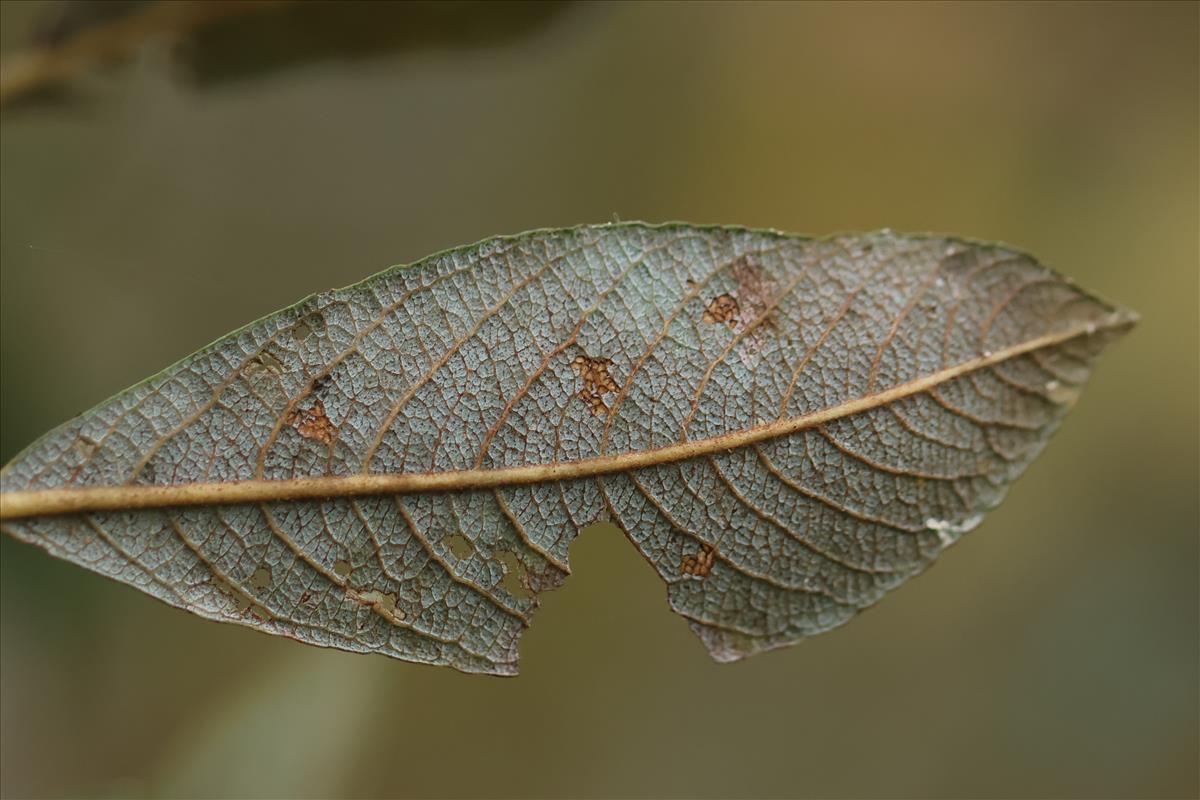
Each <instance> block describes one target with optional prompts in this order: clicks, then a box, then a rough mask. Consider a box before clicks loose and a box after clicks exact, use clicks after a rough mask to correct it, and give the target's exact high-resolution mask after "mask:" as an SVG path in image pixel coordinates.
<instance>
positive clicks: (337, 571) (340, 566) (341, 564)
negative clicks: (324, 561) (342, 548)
mask: <svg viewBox="0 0 1200 800" xmlns="http://www.w3.org/2000/svg"><path fill="white" fill-rule="evenodd" d="M351 569H352V568H351V566H350V562H349V561H347V560H346V559H344V558H339V559H338V560H337V561H335V562H333V574H334V575H337V576H338V577H339V578H341V579H342V580H345V579H346V578H349V577H350V570H351Z"/></svg>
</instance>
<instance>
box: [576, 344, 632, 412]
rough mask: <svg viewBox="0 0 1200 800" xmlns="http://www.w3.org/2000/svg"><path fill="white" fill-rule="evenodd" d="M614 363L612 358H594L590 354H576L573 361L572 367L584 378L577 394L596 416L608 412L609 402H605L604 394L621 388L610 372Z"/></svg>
mask: <svg viewBox="0 0 1200 800" xmlns="http://www.w3.org/2000/svg"><path fill="white" fill-rule="evenodd" d="M612 363H613V362H612V359H611V358H592V357H590V356H576V357H575V360H574V361H572V362H571V369H573V370H575V372H577V373H579V377H581V378H583V389H581V390H580V391H579V394H578V395H577V396H578V397H579V399H580V400H581V401H583V404H584V405H586V406H587V407H588V409H589V410H590V411H591V412H592V414H593V415H594V416H598V417H599V416H603V415H605V414H607V413H608V404H607V403H605V402H604V395H606V394H610V393H615V392H616V391H617V390H618V389H619V388H620V387H618V386H617V382H616V381H615V380H613V377H612V375H610V374H609V373H608V368H609V367H610V366H612Z"/></svg>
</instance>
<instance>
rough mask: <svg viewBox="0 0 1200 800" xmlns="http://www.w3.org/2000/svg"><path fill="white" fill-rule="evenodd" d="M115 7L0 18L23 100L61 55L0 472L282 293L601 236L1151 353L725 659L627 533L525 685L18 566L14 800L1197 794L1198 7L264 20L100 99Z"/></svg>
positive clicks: (23, 184)
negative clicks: (928, 246)
mask: <svg viewBox="0 0 1200 800" xmlns="http://www.w3.org/2000/svg"><path fill="white" fill-rule="evenodd" d="M100 6H101V4H96V3H83V4H71V3H20V2H5V3H0V55H2V56H3V57H4V58H5V59H7V60H6V61H5V65H6V66H5V67H4V69H3V72H5V73H7V74H5V75H4V79H5V80H6V81H9V82H10V83H11V82H12V79H13V75H14V74H16V71H17V70H18V69H19V70H24V69H26V68H27V67H28V64H29V63H30V62H29V61H28V59H27V58H26V59H25V60H13V59H21V58H25V57H24V56H22V55H21V54H22V53H27V52H29V50H30V48H31V47H33V48H39V47H40V48H43V50H39V51H35V52H45V48H53V47H57V48H59V49H58V50H56V51H54V52H57V53H59V54H60V56H61V54H62V53H63V52H68V51H69V52H70V53H74V54H75V55H73V56H72V57H71V59H67V60H66V63H65V66H64V64H63V63H61V62H62V59H61V58H60V59H59V61H58V62H56V63H57V65H58V67H62V68H63V76H64V79H63V80H59V81H56V82H53V83H48V84H45V85H43V86H41V88H40V89H38V90H37V91H33V92H24V93H14V94H13V95H11V96H10V95H6V97H5V99H4V107H3V114H2V117H0V157H2V165H0V166H2V180H0V202H2V208H3V213H2V215H0V264H2V270H0V298H2V306H0V309H2V318H0V334H2V344H0V354H2V361H0V377H2V381H0V393H2V394H0V434H2V440H0V451H2V452H0V457H2V458H3V460H7V459H9V458H11V457H12V456H13V455H15V454H16V453H17V452H18V451H19V450H20V449H21V448H22V447H24V446H25V445H26V444H28V443H29V442H30V441H32V440H33V439H34V438H35V437H36V436H37V435H39V434H41V433H42V432H44V431H45V430H47V429H49V428H50V427H52V426H54V425H56V424H58V423H59V422H62V421H63V420H65V419H67V418H68V417H70V416H72V415H74V414H76V413H78V412H80V411H83V410H85V409H87V408H89V407H90V406H92V405H93V404H95V403H97V402H99V401H100V400H103V399H104V398H106V397H107V396H109V395H110V394H112V393H114V392H116V391H118V390H120V389H122V388H124V387H125V386H127V385H129V384H131V383H134V382H136V381H137V380H139V379H141V378H143V377H145V376H146V375H149V374H151V373H153V372H156V371H158V370H159V369H160V368H161V367H163V366H165V365H167V364H169V363H171V362H173V361H175V360H176V359H178V358H180V357H181V356H183V355H185V354H187V353H189V352H191V351H192V350H194V349H196V348H197V347H199V346H201V345H203V344H205V343H207V342H208V341H210V340H212V339H214V338H216V337H217V336H219V335H221V334H223V333H225V332H226V331H229V330H231V329H233V328H235V327H238V326H240V325H241V324H243V323H245V322H247V321H249V320H251V319H254V318H256V317H259V316H261V315H263V314H265V313H267V312H270V311H273V310H275V309H277V308H279V307H282V306H284V305H287V304H290V303H292V302H293V301H295V300H297V299H299V298H301V297H303V296H305V295H307V294H308V293H310V292H313V291H316V290H320V289H323V288H328V287H332V286H340V285H344V284H347V283H350V282H353V281H356V280H358V279H360V278H362V277H364V276H366V275H368V274H370V273H373V272H375V271H377V270H379V269H381V268H383V267H385V266H387V265H390V264H394V263H400V262H407V261H412V260H414V259H417V258H419V257H421V256H424V255H427V254H429V253H431V252H434V251H436V250H439V249H442V248H445V247H448V246H453V245H458V244H463V243H467V242H471V241H474V240H477V239H480V238H483V237H486V236H488V235H491V234H496V233H513V232H517V231H521V230H525V229H529V228H535V227H546V226H560V225H572V224H576V223H581V222H602V221H608V220H610V219H612V218H614V217H619V218H621V219H645V220H652V221H662V220H675V219H682V220H688V221H694V222H717V223H741V224H745V225H750V226H767V227H775V228H780V229H784V230H789V231H797V232H807V233H812V234H824V233H828V232H833V231H847V230H864V229H875V228H880V227H891V228H894V229H897V230H906V231H907V230H915V231H944V232H953V233H957V234H961V235H965V236H970V237H977V238H982V239H988V240H1003V241H1006V242H1010V243H1012V244H1015V245H1017V246H1019V247H1021V248H1023V249H1027V250H1029V251H1031V252H1033V253H1036V254H1038V255H1039V256H1040V257H1041V258H1042V259H1043V260H1044V261H1045V262H1046V263H1048V264H1050V265H1052V266H1054V267H1056V268H1057V269H1059V270H1061V271H1063V272H1065V273H1067V274H1069V275H1071V276H1073V277H1074V278H1076V279H1077V280H1078V281H1079V282H1080V283H1081V284H1083V285H1084V286H1086V287H1088V288H1089V289H1091V290H1093V291H1095V292H1097V293H1099V294H1100V295H1101V296H1103V297H1106V298H1110V299H1113V300H1116V301H1118V302H1120V303H1123V304H1126V305H1129V306H1131V307H1133V308H1135V309H1137V310H1139V311H1140V312H1141V313H1142V315H1143V321H1142V323H1141V324H1140V326H1139V327H1138V328H1137V329H1136V330H1135V331H1134V333H1133V334H1132V335H1130V336H1129V337H1127V338H1126V339H1125V340H1124V341H1121V342H1119V343H1118V344H1117V346H1115V347H1114V348H1113V349H1112V351H1111V352H1110V353H1108V354H1107V356H1106V357H1105V358H1104V359H1103V360H1102V362H1101V364H1100V367H1099V370H1098V372H1097V373H1096V375H1095V377H1094V380H1093V381H1092V384H1091V386H1090V388H1089V390H1088V391H1087V392H1085V394H1084V396H1083V399H1082V401H1081V402H1080V403H1079V405H1078V406H1077V407H1076V409H1075V411H1074V412H1073V413H1072V415H1071V416H1070V417H1069V418H1068V420H1067V423H1066V424H1065V426H1064V427H1063V429H1062V430H1061V431H1060V433H1059V434H1058V435H1057V436H1056V439H1055V441H1054V442H1052V444H1051V445H1050V447H1049V448H1048V449H1047V450H1046V452H1045V454H1044V455H1043V456H1042V457H1041V459H1040V460H1039V461H1037V462H1036V463H1035V464H1034V465H1033V467H1032V468H1031V469H1030V470H1029V471H1028V472H1027V474H1026V475H1025V476H1024V477H1023V478H1022V479H1021V480H1020V481H1019V482H1018V484H1017V485H1016V487H1015V488H1014V490H1013V491H1012V492H1011V493H1010V495H1009V498H1008V500H1007V501H1006V503H1005V504H1004V505H1003V506H1002V507H1001V508H1000V509H998V510H997V511H996V512H994V513H993V514H991V515H990V516H989V518H988V520H987V522H986V523H985V524H984V525H983V526H981V528H980V529H978V530H977V531H976V532H975V533H972V534H971V535H970V536H969V537H968V538H967V539H965V540H964V541H963V542H962V543H960V545H959V546H957V547H955V548H953V549H952V550H951V551H950V552H949V553H947V554H946V555H945V556H944V557H943V558H942V559H941V561H940V562H939V564H938V566H936V567H935V568H934V569H932V570H931V571H929V572H928V573H927V574H925V575H923V576H921V577H920V578H918V579H916V580H914V581H912V582H910V583H909V584H907V585H905V586H904V587H903V588H901V589H900V590H898V591H896V592H895V593H894V594H893V595H891V596H890V597H888V598H887V599H886V600H885V601H884V602H883V603H882V604H880V605H879V606H878V607H877V608H874V609H872V610H871V611H869V612H868V613H866V614H864V615H863V616H862V617H860V618H859V619H857V620H855V621H854V622H852V623H851V624H850V625H848V626H846V627H844V628H842V629H839V630H837V631H835V632H833V633H830V634H826V635H824V636H821V637H819V638H817V639H813V640H810V641H809V642H807V643H805V644H803V645H802V646H799V647H796V648H793V649H790V650H785V651H782V652H775V653H771V654H768V655H764V656H760V657H757V658H754V659H751V660H749V661H746V662H742V663H738V664H734V665H717V664H715V663H712V662H710V661H709V660H708V658H707V657H706V656H705V654H704V652H703V649H702V648H701V646H700V644H699V643H698V642H697V641H695V640H694V639H693V637H692V635H691V633H690V632H689V631H688V630H687V627H686V625H685V623H684V621H683V620H682V619H680V618H678V617H676V616H675V615H674V614H672V613H671V612H670V611H669V610H668V608H667V606H666V603H665V598H664V591H663V587H662V586H661V584H660V583H659V581H658V579H657V577H656V576H655V575H654V574H653V572H652V570H651V569H650V567H649V566H648V565H646V564H645V563H643V562H642V560H641V559H640V557H639V556H638V555H637V553H636V552H635V551H634V549H633V548H632V547H630V546H629V545H628V543H627V542H626V541H625V540H624V539H623V538H622V537H621V536H620V535H619V534H618V533H616V531H615V529H612V528H605V527H597V528H594V529H590V530H588V531H586V532H585V535H583V536H581V537H580V539H579V540H578V541H577V542H576V544H575V545H574V547H573V548H572V551H571V562H572V567H573V569H574V574H573V576H572V577H571V578H570V580H569V581H568V582H567V584H566V585H565V587H564V588H562V589H561V590H559V591H557V592H554V593H551V594H549V595H547V596H546V597H545V598H544V605H543V607H542V610H541V611H540V612H539V613H538V615H537V618H536V620H535V625H534V627H533V628H532V629H531V630H530V631H529V632H528V633H527V634H526V636H525V639H524V642H523V648H522V649H523V659H522V675H521V676H520V677H519V678H515V679H509V680H503V679H494V678H486V677H477V676H475V677H473V676H467V675H462V674H458V673H455V672H453V671H450V670H445V669H437V668H431V667H423V666H416V665H409V664H404V663H400V662H395V661H391V660H388V659H386V658H383V657H379V656H361V655H349V654H344V653H339V652H335V651H322V650H318V649H315V648H307V647H303V646H301V645H298V644H294V643H292V642H288V641H285V640H282V639H276V638H272V637H268V636H263V635H261V634H257V633H255V632H253V631H250V630H248V629H244V628H238V627H235V626H228V625H216V624H213V623H209V622H205V621H201V620H199V619H196V618H193V617H191V616H189V615H188V614H186V613H184V612H181V611H177V610H173V609H170V608H168V607H166V606H164V605H161V604H159V603H156V602H153V601H151V600H150V599H148V598H147V597H145V596H143V595H141V594H140V593H138V592H137V591H135V590H133V589H131V588H127V587H124V586H120V585H118V584H116V583H111V582H109V581H107V580H104V579H102V578H99V577H97V576H94V575H92V574H90V573H87V572H85V571H83V570H80V569H78V568H77V567H73V566H70V565H67V564H65V563H60V562H56V561H54V560H53V559H51V558H49V557H47V556H45V555H44V554H42V553H41V552H40V551H36V550H34V549H32V548H29V547H26V546H22V545H20V544H17V543H15V542H13V541H11V540H8V539H7V538H5V539H4V540H3V541H2V542H0V556H2V558H0V577H2V588H0V596H2V612H0V613H2V616H0V622H2V625H0V644H2V647H0V667H2V673H0V736H2V748H0V790H2V793H3V795H4V796H5V797H14V798H15V797H24V796H31V797H33V796H36V797H43V796H45V797H61V796H80V797H142V796H145V797H209V796H211V797H219V796H237V797H304V796H356V797H357V796H361V797H376V796H427V797H440V796H446V797H452V796H472V795H483V796H491V797H541V796H559V797H562V796H572V797H573V796H579V797H597V796H613V797H617V796H620V797H625V796H640V797H673V796H689V797H743V796H756V797H774V796H789V797H791V796H795V797H801V796H803V797H809V796H822V797H903V796H919V797H1001V796H1003V797H1110V796H1111V797H1118V796H1139V797H1195V796H1197V794H1200V785H1198V782H1200V778H1198V764H1197V753H1198V752H1200V732H1198V719H1197V715H1198V707H1200V698H1198V689H1197V685H1198V630H1200V620H1198V609H1200V595H1198V562H1200V559H1198V526H1200V522H1198V513H1200V512H1198V506H1197V503H1198V500H1197V486H1198V482H1200V480H1198V479H1200V475H1198V453H1197V449H1198V444H1197V443H1198V434H1200V431H1198V419H1200V411H1198V405H1197V403H1198V400H1197V398H1198V385H1197V384H1198V359H1200V354H1198V350H1197V342H1198V331H1200V323H1198V319H1197V309H1198V298H1200V284H1198V276H1200V263H1198V262H1200V253H1198V247H1200V244H1198V236H1200V230H1198V226H1200V222H1198V220H1200V199H1198V192H1200V190H1198V182H1200V164H1198V151H1200V130H1198V129H1200V78H1198V75H1200V63H1198V55H1197V47H1198V46H1197V42H1198V37H1200V5H1197V4H1196V3H1174V4H1164V5H1158V4H1152V3H1145V4H1133V5H1124V4H1118V3H1100V4H1095V5H1091V4H1036V5H1035V4H1028V5H1027V4H1013V5H991V4H975V3H971V4H961V5H955V4H938V5H905V4H898V3H897V4H892V3H888V4H882V5H854V4H838V5H826V4H803V5H787V4H770V5H754V4H749V3H739V4H727V5H723V4H700V5H689V4H676V3H672V4H632V3H630V4H598V5H558V4H539V5H526V4H517V5H512V4H489V5H476V4H461V3H451V4H445V5H438V6H433V5H424V4H415V5H404V6H397V5H385V4H344V5H341V6H337V7H334V6H330V5H326V4H321V3H300V4H281V5H279V7H276V8H269V9H267V8H255V9H251V10H250V11H249V12H248V13H244V14H243V13H230V14H229V15H228V16H227V18H222V19H212V20H207V21H196V20H192V21H191V22H188V20H187V19H186V16H187V15H186V14H182V15H181V16H180V18H179V19H174V20H173V21H171V20H168V22H167V23H163V24H164V25H165V27H168V28H169V27H171V26H173V25H174V26H180V25H182V26H187V25H191V28H190V29H182V28H181V29H179V30H176V32H175V33H174V34H163V33H159V34H155V35H151V36H142V33H144V31H142V32H139V30H140V29H138V27H137V26H133V27H132V30H133V33H130V31H129V30H127V29H121V30H123V31H124V33H122V34H121V35H122V36H124V37H126V39H127V40H128V41H124V42H123V43H121V45H120V47H117V48H116V49H117V50H118V51H121V52H125V53H127V54H128V57H127V58H123V59H119V60H118V61H119V63H116V62H114V61H113V60H111V59H110V60H106V61H105V62H104V63H102V64H95V65H92V64H89V59H90V58H91V54H94V53H93V50H94V48H95V43H94V42H93V43H92V45H90V47H92V48H93V50H89V49H88V48H87V47H85V48H84V49H83V50H82V51H78V50H69V48H70V47H72V46H74V45H72V44H71V43H72V42H73V41H75V42H77V41H78V39H73V37H76V36H77V35H78V31H79V29H80V27H81V26H86V25H91V24H98V25H106V24H107V25H112V24H113V19H116V18H118V17H120V16H121V15H122V14H135V15H136V14H145V13H147V7H146V4H139V3H116V4H105V5H104V7H103V8H101V7H100ZM180 8H182V6H180ZM177 10H178V9H177ZM155 13H160V12H155ZM172 13H174V12H172ZM167 16H168V17H170V14H168V15H167ZM201 16H203V14H201ZM160 21H161V20H160ZM92 30H93V31H94V30H96V29H94V28H93V29H92ZM107 30H109V31H110V32H111V31H112V30H114V28H112V27H110V28H108V29H107ZM64 47H65V48H68V50H64V49H63V48H64ZM80 52H82V53H83V55H82V56H80V55H79V53H80ZM72 59H74V60H72ZM13 65H16V66H13ZM24 74H25V73H24V72H21V76H23V75H24ZM18 77H20V76H18Z"/></svg>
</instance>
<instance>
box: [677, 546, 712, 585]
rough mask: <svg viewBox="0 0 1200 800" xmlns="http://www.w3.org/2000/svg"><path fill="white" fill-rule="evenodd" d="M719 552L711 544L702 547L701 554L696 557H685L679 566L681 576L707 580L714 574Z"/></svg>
mask: <svg viewBox="0 0 1200 800" xmlns="http://www.w3.org/2000/svg"><path fill="white" fill-rule="evenodd" d="M716 557H717V551H716V550H715V549H714V548H713V546H712V545H711V544H702V545H700V552H699V553H697V554H696V555H694V556H684V557H683V561H682V562H680V564H679V574H680V575H691V576H693V577H696V578H707V577H708V573H710V572H712V568H713V562H714V561H715V560H716Z"/></svg>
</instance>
